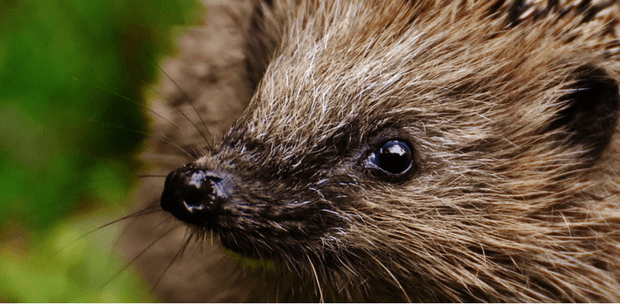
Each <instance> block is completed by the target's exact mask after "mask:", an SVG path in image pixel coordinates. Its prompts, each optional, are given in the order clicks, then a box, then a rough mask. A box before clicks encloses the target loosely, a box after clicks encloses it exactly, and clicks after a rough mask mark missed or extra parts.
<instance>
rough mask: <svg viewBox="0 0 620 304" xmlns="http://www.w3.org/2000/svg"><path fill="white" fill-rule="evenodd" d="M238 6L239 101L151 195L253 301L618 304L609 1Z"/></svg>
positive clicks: (617, 66) (336, 1)
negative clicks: (235, 262) (244, 271)
mask: <svg viewBox="0 0 620 304" xmlns="http://www.w3.org/2000/svg"><path fill="white" fill-rule="evenodd" d="M252 5H253V13H251V17H250V18H249V20H248V27H247V28H248V29H247V35H246V39H245V41H246V42H245V43H246V45H247V47H246V49H247V51H246V56H245V58H246V63H247V79H248V83H249V88H250V89H249V90H250V91H251V92H252V93H251V98H250V101H249V103H248V105H247V107H246V108H245V110H243V113H242V114H241V115H240V116H239V118H238V119H237V120H236V122H234V123H233V124H232V126H231V127H230V129H229V130H228V131H227V132H226V133H225V134H223V136H222V138H221V140H220V141H219V143H217V144H215V145H212V146H208V147H207V148H202V147H201V148H200V150H201V151H203V150H204V151H203V152H201V155H200V156H198V157H196V158H195V159H193V160H192V161H191V162H190V163H188V164H187V165H185V166H183V167H180V168H178V169H175V170H173V171H172V172H170V173H169V174H168V176H167V177H166V180H165V183H164V187H163V191H162V194H161V198H160V201H159V202H160V204H161V208H162V209H163V210H165V211H167V212H169V213H170V214H172V215H173V216H174V217H175V218H177V219H178V220H180V221H182V222H183V223H185V224H186V225H185V226H186V227H187V229H188V231H190V232H191V235H192V237H193V238H195V239H197V240H199V241H200V242H204V243H208V242H209V239H213V238H215V239H216V241H215V242H216V243H218V244H219V245H221V246H222V247H223V248H225V250H226V251H227V252H229V253H230V254H231V255H236V256H240V257H243V258H247V259H249V260H256V261H266V262H268V263H270V265H272V266H270V267H268V268H269V270H263V271H262V272H261V271H259V272H261V273H259V274H257V275H258V276H259V277H260V276H261V275H262V276H264V279H263V280H262V281H263V282H262V284H269V283H270V280H271V278H272V274H271V273H272V272H273V273H276V274H277V277H278V279H277V281H278V283H277V284H278V287H277V292H278V297H277V298H269V301H274V300H275V301H288V300H300V299H303V300H309V301H424V302H436V301H440V302H453V301H475V302H481V301H493V302H497V301H508V302H523V301H525V302H530V301H544V302H552V301H561V302H568V301H579V302H582V301H583V302H585V301H597V302H598V301H615V302H618V301H620V205H619V200H620V198H619V196H618V194H619V193H620V162H619V160H620V153H619V152H620V151H619V149H620V139H619V138H618V135H617V133H618V128H619V126H618V115H619V111H620V92H619V91H620V90H619V85H618V82H619V81H620V40H619V39H618V36H617V34H618V31H619V30H620V25H619V22H618V21H619V17H618V16H620V4H619V3H618V2H617V1H587V0H584V1H568V0H565V1H562V0H559V1H558V0H548V1H542V0H531V1H527V0H498V1H474V0H472V1H431V0H419V1H410V0H390V1H385V0H260V1H254V2H253V4H252ZM219 245H216V246H219ZM218 275H219V276H223V275H225V273H215V274H213V276H218ZM274 280H275V279H274ZM283 282H284V283H283ZM240 288H247V287H240ZM268 290H271V289H268ZM289 296H290V298H289ZM205 300H212V299H205ZM255 300H256V299H255Z"/></svg>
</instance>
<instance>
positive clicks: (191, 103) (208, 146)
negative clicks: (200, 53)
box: [150, 57, 213, 149]
mask: <svg viewBox="0 0 620 304" xmlns="http://www.w3.org/2000/svg"><path fill="white" fill-rule="evenodd" d="M150 58H151V61H153V64H155V66H157V67H158V68H159V70H160V71H161V72H162V73H164V75H166V77H168V79H170V81H172V83H173V84H174V85H175V86H176V87H177V88H178V89H179V91H180V92H181V94H183V96H184V97H185V100H187V102H188V103H189V105H190V106H191V107H192V109H193V110H194V112H195V113H196V115H198V118H199V119H200V122H202V125H203V127H204V128H205V131H206V132H207V135H209V137H213V135H211V132H209V128H207V125H206V124H205V121H204V120H203V119H202V116H201V115H200V112H198V110H197V109H196V107H195V106H194V103H193V102H192V100H191V99H190V98H189V96H187V94H186V93H185V91H184V90H183V89H181V87H180V86H179V85H178V84H177V83H176V81H174V79H172V77H170V75H168V73H166V71H164V69H163V68H162V67H161V66H159V64H158V63H157V61H155V59H153V57H150ZM175 108H176V109H177V110H178V111H179V112H180V113H181V114H183V116H185V118H187V120H188V121H189V122H190V123H191V124H192V125H193V126H194V128H196V130H198V133H200V136H202V138H203V139H204V141H205V144H206V145H207V148H209V149H212V147H211V144H209V141H208V140H207V138H206V137H205V135H204V134H203V133H202V131H201V130H200V129H199V128H198V126H196V124H195V123H194V122H193V121H192V120H191V119H189V117H187V115H185V113H183V111H181V109H179V108H178V107H177V106H176V105H175Z"/></svg>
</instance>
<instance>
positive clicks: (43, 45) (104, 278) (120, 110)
mask: <svg viewBox="0 0 620 304" xmlns="http://www.w3.org/2000/svg"><path fill="white" fill-rule="evenodd" d="M0 12H1V13H0V14H1V16H2V17H1V18H0V282H2V283H1V284H0V302H148V301H156V299H154V298H153V296H152V294H151V292H150V289H149V287H147V286H146V285H144V283H143V282H142V279H141V278H140V277H139V276H138V275H137V274H136V273H135V271H133V270H132V269H131V268H128V269H126V270H123V271H121V270H122V269H123V267H124V265H125V263H126V262H123V261H121V259H120V258H119V254H118V252H116V251H117V250H118V246H115V243H116V242H117V239H118V236H119V234H120V233H121V230H122V227H123V225H122V224H115V225H111V226H109V227H105V228H102V229H99V230H97V231H94V232H93V233H91V234H88V235H86V236H84V235H85V234H87V233H88V232H89V231H91V230H93V229H95V228H97V227H99V226H101V225H104V224H106V223H109V222H112V221H114V220H116V219H119V218H121V217H122V216H124V215H127V214H128V211H127V206H128V205H129V204H128V201H129V198H130V196H131V191H132V187H133V183H134V182H135V181H136V179H137V176H138V173H139V172H140V169H141V166H142V164H141V163H140V161H139V159H138V155H139V153H140V152H141V150H142V149H143V144H142V141H143V139H145V137H146V135H145V134H148V133H149V127H148V126H149V118H148V115H147V113H146V110H145V109H144V108H143V107H141V105H140V104H142V105H146V106H148V103H147V102H146V101H145V99H144V96H145V92H144V90H145V88H146V87H148V86H149V85H151V84H152V83H154V82H156V81H157V79H158V78H159V77H161V75H162V72H161V71H160V70H159V68H158V67H157V66H156V65H155V62H159V61H160V60H161V59H162V58H164V57H165V56H171V55H173V53H174V41H175V37H178V36H179V35H180V33H179V32H180V31H181V30H180V29H182V27H183V26H188V25H191V24H193V23H195V22H197V21H198V20H199V19H200V18H201V16H202V14H203V13H204V9H202V8H201V6H200V5H199V4H198V3H197V2H196V1H195V0H175V1H170V0H132V1H128V0H108V1H83V0H49V1H33V0H2V1H0ZM82 236H83V237H82Z"/></svg>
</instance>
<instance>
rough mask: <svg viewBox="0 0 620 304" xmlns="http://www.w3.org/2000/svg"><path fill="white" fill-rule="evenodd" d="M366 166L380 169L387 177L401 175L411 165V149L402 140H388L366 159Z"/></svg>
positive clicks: (409, 169)
mask: <svg viewBox="0 0 620 304" xmlns="http://www.w3.org/2000/svg"><path fill="white" fill-rule="evenodd" d="M366 167H368V168H371V169H375V170H377V171H380V172H381V173H383V174H384V175H387V176H388V177H391V178H393V177H401V176H403V175H405V174H406V173H408V172H409V171H411V168H412V167H413V151H412V149H411V147H410V145H409V144H408V143H406V142H404V141H402V140H390V141H388V142H386V143H385V144H383V146H381V148H379V150H377V151H375V152H373V153H372V154H370V156H368V159H367V160H366Z"/></svg>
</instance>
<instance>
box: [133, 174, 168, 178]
mask: <svg viewBox="0 0 620 304" xmlns="http://www.w3.org/2000/svg"><path fill="white" fill-rule="evenodd" d="M145 177H162V178H164V177H166V175H164V174H140V175H138V178H145Z"/></svg>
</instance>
